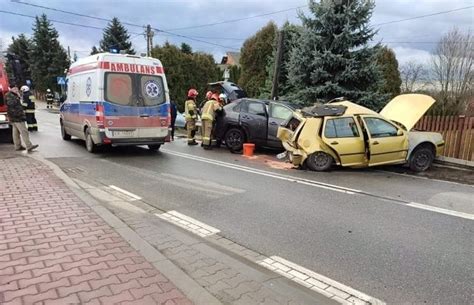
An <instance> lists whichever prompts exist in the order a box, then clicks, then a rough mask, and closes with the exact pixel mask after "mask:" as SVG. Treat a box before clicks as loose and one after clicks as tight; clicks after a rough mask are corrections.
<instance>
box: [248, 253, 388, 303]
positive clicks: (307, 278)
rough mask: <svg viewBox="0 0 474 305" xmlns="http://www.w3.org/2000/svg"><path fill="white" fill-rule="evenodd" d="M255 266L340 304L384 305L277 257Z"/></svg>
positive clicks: (261, 261) (258, 262)
mask: <svg viewBox="0 0 474 305" xmlns="http://www.w3.org/2000/svg"><path fill="white" fill-rule="evenodd" d="M257 264H259V265H261V266H263V267H265V268H267V269H269V270H271V271H273V272H276V273H278V274H280V275H282V276H284V277H286V278H288V279H290V280H292V281H294V282H296V283H298V284H300V285H302V286H305V287H307V288H309V289H311V290H314V291H316V292H318V293H320V294H323V295H325V296H327V297H329V298H331V299H333V300H335V301H338V302H340V303H342V304H372V305H382V304H385V303H384V302H383V301H381V300H379V299H376V298H374V297H371V296H369V295H367V294H365V293H362V292H360V291H358V290H356V289H354V288H352V287H349V286H347V285H344V284H342V283H339V282H337V281H335V280H332V279H330V278H328V277H326V276H324V275H321V274H319V273H316V272H314V271H312V270H309V269H307V268H305V267H303V266H300V265H298V264H295V263H293V262H290V261H288V260H286V259H284V258H282V257H279V256H270V257H267V258H265V259H262V260H259V261H257Z"/></svg>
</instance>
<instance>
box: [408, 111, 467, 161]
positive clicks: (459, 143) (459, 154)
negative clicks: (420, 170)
mask: <svg viewBox="0 0 474 305" xmlns="http://www.w3.org/2000/svg"><path fill="white" fill-rule="evenodd" d="M415 129H417V130H423V131H434V132H439V133H441V134H442V135H443V138H444V141H445V146H444V152H443V156H445V157H450V158H456V159H462V160H468V161H472V160H474V117H473V116H464V115H460V116H424V117H423V118H422V119H421V120H420V121H418V123H417V124H416V125H415Z"/></svg>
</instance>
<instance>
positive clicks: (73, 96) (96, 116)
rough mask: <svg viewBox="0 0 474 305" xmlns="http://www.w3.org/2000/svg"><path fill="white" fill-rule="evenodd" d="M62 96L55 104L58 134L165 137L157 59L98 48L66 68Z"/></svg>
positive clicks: (91, 141) (143, 140)
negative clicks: (105, 51)
mask: <svg viewBox="0 0 474 305" xmlns="http://www.w3.org/2000/svg"><path fill="white" fill-rule="evenodd" d="M67 85H68V89H67V99H66V101H65V102H64V103H63V104H62V106H61V109H60V124H61V134H62V137H63V139H64V140H69V139H70V138H71V136H75V137H78V138H80V139H83V140H85V141H86V148H87V150H88V151H89V152H94V151H95V150H96V149H97V146H100V145H112V146H120V145H148V147H149V148H150V149H152V150H158V149H159V148H160V145H162V144H163V143H165V142H169V138H170V137H169V125H170V110H169V92H168V86H167V83H166V77H165V73H164V69H163V65H162V64H161V62H160V61H159V60H158V59H155V58H149V57H139V56H134V55H123V54H112V53H101V54H96V55H92V56H89V57H86V58H82V59H79V60H78V61H77V62H75V63H73V64H72V65H71V67H70V69H69V72H68V77H67Z"/></svg>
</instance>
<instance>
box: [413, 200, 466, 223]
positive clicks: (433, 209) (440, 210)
mask: <svg viewBox="0 0 474 305" xmlns="http://www.w3.org/2000/svg"><path fill="white" fill-rule="evenodd" d="M407 206H409V207H413V208H417V209H422V210H427V211H431V212H436V213H441V214H446V215H451V216H456V217H461V218H466V219H470V220H474V215H473V214H469V213H463V212H457V211H453V210H448V209H443V208H438V207H435V206H432V205H426V204H422V203H417V202H410V203H409V204H407Z"/></svg>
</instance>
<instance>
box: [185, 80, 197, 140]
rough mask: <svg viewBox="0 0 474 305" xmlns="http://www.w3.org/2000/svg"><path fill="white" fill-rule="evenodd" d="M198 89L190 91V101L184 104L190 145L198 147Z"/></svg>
mask: <svg viewBox="0 0 474 305" xmlns="http://www.w3.org/2000/svg"><path fill="white" fill-rule="evenodd" d="M198 94H199V93H198V92H197V90H196V89H189V91H188V99H187V100H186V102H185V103H184V118H185V120H186V130H187V134H188V145H197V144H198V143H197V142H196V139H195V138H194V137H195V136H196V128H197V127H196V120H197V115H198V110H197V107H196V98H197V96H198Z"/></svg>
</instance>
